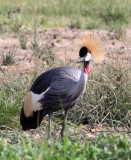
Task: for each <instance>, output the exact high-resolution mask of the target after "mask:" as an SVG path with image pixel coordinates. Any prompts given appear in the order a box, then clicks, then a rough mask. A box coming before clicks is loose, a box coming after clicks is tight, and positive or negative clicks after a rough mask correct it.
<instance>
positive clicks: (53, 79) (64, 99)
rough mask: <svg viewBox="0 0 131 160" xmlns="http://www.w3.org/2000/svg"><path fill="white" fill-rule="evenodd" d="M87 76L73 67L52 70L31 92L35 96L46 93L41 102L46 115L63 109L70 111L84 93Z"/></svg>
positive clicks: (34, 85) (40, 77)
mask: <svg viewBox="0 0 131 160" xmlns="http://www.w3.org/2000/svg"><path fill="white" fill-rule="evenodd" d="M87 76H88V75H87V74H85V73H84V72H83V71H80V70H79V69H77V68H73V67H59V68H55V69H51V70H48V71H47V72H45V73H43V74H41V75H40V76H39V77H38V78H37V79H36V80H35V82H34V83H33V85H32V87H31V89H30V91H32V92H33V93H35V94H41V93H42V92H45V93H44V94H43V96H42V97H41V99H40V100H39V102H40V103H41V104H42V109H43V111H44V112H43V113H44V114H45V113H47V114H48V113H50V112H54V111H57V110H59V109H61V108H63V109H65V110H68V109H69V108H71V107H72V106H74V105H75V104H76V103H77V101H78V100H79V98H80V97H81V95H82V94H83V93H84V90H85V86H86V82H87Z"/></svg>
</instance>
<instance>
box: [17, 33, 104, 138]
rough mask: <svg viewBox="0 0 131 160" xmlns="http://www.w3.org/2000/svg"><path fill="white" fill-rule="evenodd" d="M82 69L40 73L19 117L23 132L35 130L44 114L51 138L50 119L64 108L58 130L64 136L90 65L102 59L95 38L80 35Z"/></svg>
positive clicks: (100, 47) (55, 69)
mask: <svg viewBox="0 0 131 160" xmlns="http://www.w3.org/2000/svg"><path fill="white" fill-rule="evenodd" d="M77 44H78V46H79V56H80V59H79V60H78V61H77V62H81V63H82V70H79V69H77V68H73V67H58V68H54V69H50V70H48V71H46V72H44V73H42V74H41V75H40V76H38V78H37V79H36V80H35V81H34V83H33V84H32V86H31V88H30V91H29V93H28V94H27V96H26V98H25V101H24V104H23V107H22V109H21V114H20V124H21V125H22V129H23V130H29V129H35V128H37V127H38V126H39V125H40V124H41V121H42V119H43V117H44V116H45V115H47V114H48V115H49V128H48V129H49V130H48V137H49V138H50V137H51V118H52V114H53V112H55V111H58V110H60V109H64V111H65V116H64V122H63V126H62V130H61V137H63V135H64V130H65V124H66V120H67V114H68V110H69V109H70V108H71V107H73V106H74V105H75V104H76V103H77V102H78V100H79V99H80V97H81V96H82V95H83V93H84V92H85V89H86V83H87V79H88V74H89V64H90V60H91V58H92V57H93V59H94V60H96V61H99V60H100V59H101V57H103V49H102V46H101V43H100V41H99V39H98V38H97V37H95V36H94V35H87V34H80V35H79V36H78V38H77Z"/></svg>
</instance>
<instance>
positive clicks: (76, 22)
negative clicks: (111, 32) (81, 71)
mask: <svg viewBox="0 0 131 160" xmlns="http://www.w3.org/2000/svg"><path fill="white" fill-rule="evenodd" d="M130 5H131V2H130V1H129V0H126V3H124V2H123V1H122V0H115V1H113V0H110V1H105V0H102V1H100V0H99V1H98V2H97V3H96V1H95V0H80V1H76V2H75V3H74V1H70V0H64V1H61V0H57V1H53V0H49V1H48V0H39V1H36V0H34V1H31V0H28V1H25V0H19V1H17V0H13V1H11V2H10V1H8V0H5V1H4V3H3V1H0V11H1V14H0V21H1V25H2V26H4V28H3V27H2V29H3V30H4V31H9V30H11V31H14V32H18V31H19V30H20V29H21V28H26V29H33V26H34V25H36V26H37V27H70V28H85V29H86V28H87V29H95V28H114V27H117V26H122V25H124V26H126V25H128V24H129V22H130V20H131V19H130V17H131V14H130V13H131V10H130Z"/></svg>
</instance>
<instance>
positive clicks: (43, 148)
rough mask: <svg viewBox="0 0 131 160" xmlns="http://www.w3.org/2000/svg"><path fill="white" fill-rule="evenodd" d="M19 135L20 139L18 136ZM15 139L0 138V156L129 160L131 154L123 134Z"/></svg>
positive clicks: (130, 144) (63, 159) (3, 157)
mask: <svg viewBox="0 0 131 160" xmlns="http://www.w3.org/2000/svg"><path fill="white" fill-rule="evenodd" d="M20 139H21V140H20ZM20 139H19V141H17V142H15V143H12V142H10V143H8V142H5V141H0V150H1V152H0V158H1V159H2V160H5V159H14V160H18V159H19V160H22V159H26V160H28V159H32V160H36V159H38V160H42V159H47V160H51V159H53V160H69V159H70V160H74V159H88V160H97V159H101V160H105V159H107V160H110V159H113V160H115V159H120V160H123V159H124V160H129V159H130V157H131V139H129V138H128V137H126V136H120V135H118V136H107V135H100V136H99V137H98V139H97V140H95V141H94V142H89V141H87V142H85V143H84V144H81V143H77V141H76V140H74V142H71V141H70V140H69V139H68V138H67V137H65V138H64V140H63V141H60V140H56V141H55V142H50V141H47V140H45V141H44V142H42V141H34V140H33V139H32V138H28V139H27V138H26V139H25V138H22V137H21V138H20Z"/></svg>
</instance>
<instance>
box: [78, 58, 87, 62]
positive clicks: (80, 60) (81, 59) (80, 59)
mask: <svg viewBox="0 0 131 160" xmlns="http://www.w3.org/2000/svg"><path fill="white" fill-rule="evenodd" d="M84 61H85V57H81V58H79V59H78V61H77V63H80V62H84Z"/></svg>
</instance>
